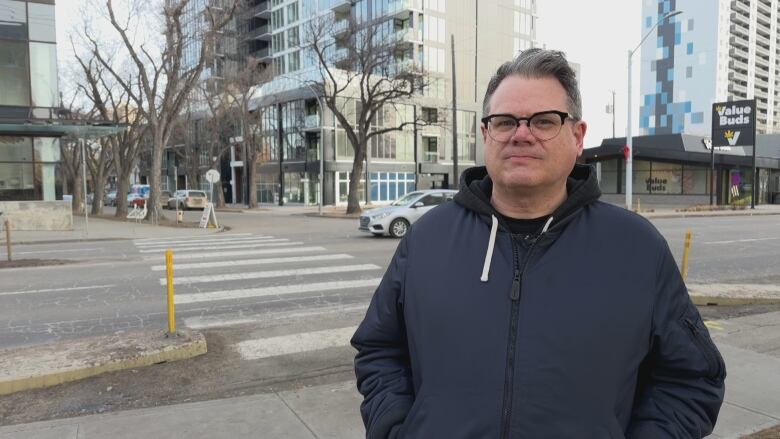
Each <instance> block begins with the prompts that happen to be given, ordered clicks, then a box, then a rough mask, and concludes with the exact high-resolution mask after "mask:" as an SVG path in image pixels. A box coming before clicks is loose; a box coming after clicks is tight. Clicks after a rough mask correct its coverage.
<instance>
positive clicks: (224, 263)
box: [152, 253, 352, 272]
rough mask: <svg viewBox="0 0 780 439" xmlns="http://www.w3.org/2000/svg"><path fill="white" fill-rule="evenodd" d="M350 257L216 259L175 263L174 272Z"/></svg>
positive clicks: (160, 268)
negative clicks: (212, 260)
mask: <svg viewBox="0 0 780 439" xmlns="http://www.w3.org/2000/svg"><path fill="white" fill-rule="evenodd" d="M344 259H352V256H351V255H347V254H344V253H337V254H333V255H316V256H291V257H287V258H264V259H239V260H237V261H216V262H195V263H191V264H176V270H175V271H176V272H179V271H181V270H196V269H203V268H219V267H236V266H244V265H266V264H289V263H291V262H313V261H337V260H344ZM152 271H165V265H154V266H152Z"/></svg>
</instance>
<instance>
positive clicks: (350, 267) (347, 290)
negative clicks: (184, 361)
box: [134, 234, 383, 360]
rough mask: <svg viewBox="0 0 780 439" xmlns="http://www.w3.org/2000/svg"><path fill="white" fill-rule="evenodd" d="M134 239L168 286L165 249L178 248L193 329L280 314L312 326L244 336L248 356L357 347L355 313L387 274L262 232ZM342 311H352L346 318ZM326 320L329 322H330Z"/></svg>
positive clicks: (180, 292)
mask: <svg viewBox="0 0 780 439" xmlns="http://www.w3.org/2000/svg"><path fill="white" fill-rule="evenodd" d="M134 244H135V247H136V249H137V251H138V253H139V254H140V255H141V256H142V257H143V258H144V260H146V261H148V262H150V266H149V268H150V270H151V272H152V273H153V274H154V275H156V276H155V278H156V279H157V281H158V282H159V284H160V285H166V283H167V278H166V272H165V271H166V266H165V265H164V264H163V262H164V261H165V257H164V253H165V251H166V250H168V249H170V250H172V251H173V261H174V264H173V267H174V268H173V269H174V285H175V288H176V295H175V302H176V305H177V314H178V315H179V316H183V319H182V320H183V322H184V324H185V326H187V327H189V328H193V329H211V328H225V327H231V326H238V325H251V324H260V323H263V324H268V322H269V321H273V320H274V319H277V318H278V319H298V320H299V321H300V320H303V321H305V322H306V324H305V325H304V327H305V328H306V329H307V331H306V332H292V333H289V332H288V333H283V334H277V333H273V334H272V335H268V336H266V337H256V338H246V339H242V340H240V341H237V342H236V343H235V345H234V346H233V349H235V350H236V351H237V352H238V353H239V354H240V355H241V357H242V358H244V359H245V360H258V359H265V358H271V357H277V356H283V355H292V354H301V353H304V352H315V351H320V350H324V349H329V348H338V347H347V346H349V339H350V337H351V336H352V334H353V333H354V331H355V328H356V321H355V319H356V317H358V316H360V315H361V314H362V313H364V312H365V309H366V307H367V306H368V302H369V300H370V298H371V294H373V291H374V290H375V289H376V287H377V285H379V282H380V280H381V276H382V274H383V268H382V267H380V266H378V265H376V264H372V263H366V262H365V261H361V260H359V259H358V258H356V257H354V256H353V255H350V254H347V253H343V252H329V251H328V249H327V248H326V247H324V246H320V245H309V244H305V243H303V242H301V241H295V240H291V239H288V238H280V237H275V236H269V235H262V234H224V235H219V236H210V237H193V238H176V239H170V240H159V239H139V240H135V241H134ZM288 304H289V306H287V305H288ZM188 311H190V312H188ZM341 315H348V316H351V317H350V318H347V319H346V320H343V321H342V320H341V319H340V318H339V316H341ZM325 316H330V317H325ZM323 321H328V322H329V323H328V324H325V326H326V327H324V328H323V327H322V322H323ZM334 326H335V327H334ZM297 327H300V325H299V326H297Z"/></svg>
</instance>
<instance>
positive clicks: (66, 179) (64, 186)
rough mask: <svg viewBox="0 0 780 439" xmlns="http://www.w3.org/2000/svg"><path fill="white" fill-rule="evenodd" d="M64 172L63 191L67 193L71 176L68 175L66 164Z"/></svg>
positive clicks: (63, 168)
mask: <svg viewBox="0 0 780 439" xmlns="http://www.w3.org/2000/svg"><path fill="white" fill-rule="evenodd" d="M62 170H63V173H62V193H63V194H67V193H68V182H69V181H70V177H68V175H67V171H65V166H63V167H62Z"/></svg>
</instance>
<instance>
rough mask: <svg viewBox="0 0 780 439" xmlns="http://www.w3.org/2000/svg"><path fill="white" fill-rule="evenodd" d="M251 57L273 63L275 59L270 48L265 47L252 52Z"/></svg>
mask: <svg viewBox="0 0 780 439" xmlns="http://www.w3.org/2000/svg"><path fill="white" fill-rule="evenodd" d="M249 56H251V57H252V58H257V59H258V60H260V61H262V62H271V60H272V59H273V53H272V52H271V48H270V47H264V48H262V49H260V50H256V51H254V52H250V53H249Z"/></svg>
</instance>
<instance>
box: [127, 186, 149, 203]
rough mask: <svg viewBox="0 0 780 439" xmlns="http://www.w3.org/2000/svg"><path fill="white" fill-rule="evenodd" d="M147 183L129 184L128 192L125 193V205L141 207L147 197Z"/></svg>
mask: <svg viewBox="0 0 780 439" xmlns="http://www.w3.org/2000/svg"><path fill="white" fill-rule="evenodd" d="M149 190H150V189H149V185H148V184H134V185H132V186H130V192H129V193H128V194H127V205H128V206H129V207H136V206H137V207H143V206H144V205H145V204H146V200H147V199H148V198H149Z"/></svg>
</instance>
